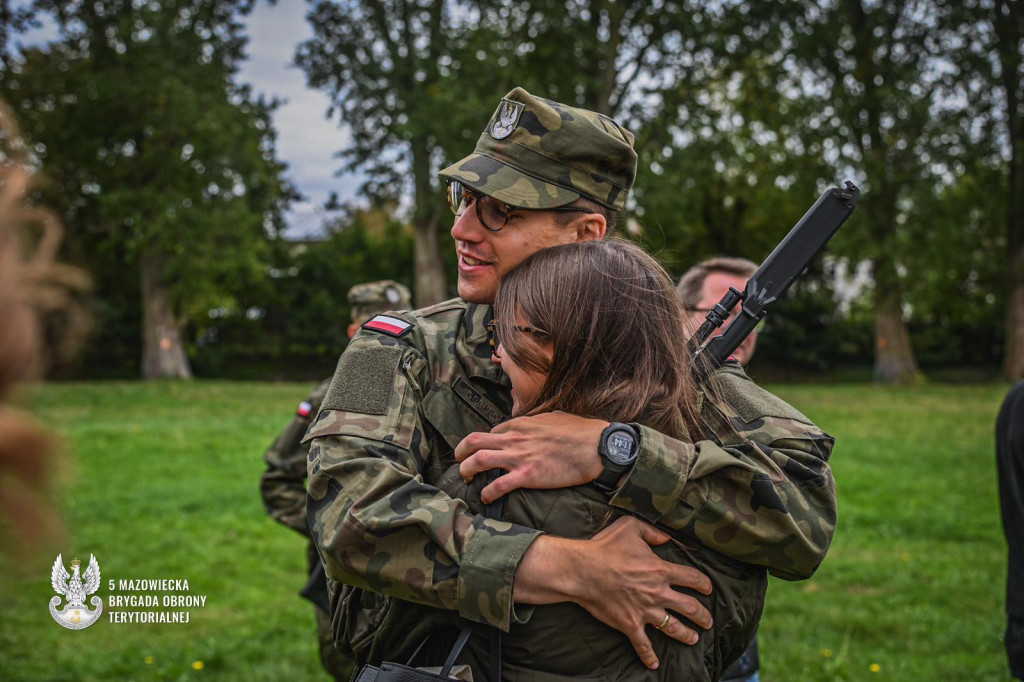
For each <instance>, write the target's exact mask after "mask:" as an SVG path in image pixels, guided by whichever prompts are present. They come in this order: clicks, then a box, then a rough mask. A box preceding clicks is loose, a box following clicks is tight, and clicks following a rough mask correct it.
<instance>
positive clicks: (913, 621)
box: [0, 381, 1011, 682]
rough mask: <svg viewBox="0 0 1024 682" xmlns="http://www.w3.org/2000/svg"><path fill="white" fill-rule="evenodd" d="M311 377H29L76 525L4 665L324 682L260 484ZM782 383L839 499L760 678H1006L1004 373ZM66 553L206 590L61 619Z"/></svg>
mask: <svg viewBox="0 0 1024 682" xmlns="http://www.w3.org/2000/svg"><path fill="white" fill-rule="evenodd" d="M309 388H310V386H307V385H305V384H266V383H228V382H207V381H202V382H194V383H158V384H142V383H104V384H65V385H54V386H46V387H43V388H42V389H40V391H39V392H38V393H37V394H36V395H35V396H34V399H33V405H34V407H33V411H34V412H35V413H36V414H37V415H39V416H40V418H41V419H42V420H43V421H45V422H46V423H48V424H50V425H52V426H53V427H54V428H55V429H56V430H58V431H59V432H60V433H62V434H63V435H64V436H65V438H66V441H67V442H68V445H69V450H70V452H71V457H69V464H70V466H68V467H67V471H66V472H65V473H64V475H65V483H64V484H63V485H62V487H61V489H60V497H59V504H60V507H61V508H62V510H63V516H64V521H65V525H66V527H67V530H68V538H67V539H66V540H65V541H64V542H63V543H62V544H61V545H60V546H59V547H55V548H54V550H53V552H52V554H51V555H47V556H45V557H43V558H42V560H41V561H40V562H39V563H38V565H35V566H33V567H31V569H30V570H29V573H28V576H27V577H25V578H22V579H19V580H15V581H14V582H12V579H11V578H10V577H8V578H5V579H4V582H2V583H0V590H2V592H0V680H68V681H70V680H104V681H106V680H201V679H218V680H285V679H288V680H299V679H302V680H316V679H323V680H326V679H327V676H326V675H325V674H324V673H323V672H322V670H321V668H320V666H319V661H318V658H317V653H316V638H315V625H314V620H313V613H312V609H311V607H310V605H309V604H308V603H307V602H305V601H304V600H302V599H301V598H300V597H298V596H297V594H296V593H297V591H298V590H299V589H300V588H301V587H302V585H303V583H304V578H305V568H304V560H305V556H304V543H303V541H302V539H301V538H300V537H299V536H298V535H297V534H295V533H293V532H291V531H288V530H287V529H285V528H283V527H281V526H278V525H277V524H275V523H273V522H272V521H270V520H269V519H268V518H267V517H266V515H265V513H264V511H263V508H262V504H261V501H260V497H259V490H258V480H259V475H260V473H261V471H262V468H263V465H262V461H261V455H262V453H263V451H264V449H265V448H266V446H267V445H268V444H269V443H270V441H271V440H272V439H273V437H274V435H275V434H276V433H277V432H278V431H279V430H280V428H282V427H283V426H284V424H285V423H286V422H287V420H288V419H289V416H290V414H292V411H293V410H294V407H295V404H296V403H297V402H298V401H299V400H300V399H301V398H302V397H303V396H304V395H305V393H306V391H307V390H308V389H309ZM774 388H775V390H776V391H777V392H778V394H779V395H781V396H782V397H784V398H785V399H787V400H789V401H790V402H792V403H793V404H795V405H797V406H798V407H799V408H800V409H801V410H803V411H804V412H805V413H806V414H808V415H809V416H810V417H811V418H812V419H814V420H815V421H816V422H817V423H818V424H820V425H821V426H822V427H823V428H825V429H826V430H827V431H829V432H830V433H831V434H832V435H834V436H836V438H837V441H838V444H837V446H836V449H835V453H834V455H833V459H832V465H833V467H834V470H835V474H836V479H837V482H838V488H839V511H840V516H839V528H838V531H837V533H836V538H835V542H834V543H833V546H832V548H831V550H830V552H829V556H828V558H827V559H826V560H825V563H824V564H823V565H822V567H821V568H820V569H819V571H818V573H817V575H816V576H815V577H814V578H813V579H812V580H810V581H806V582H800V583H786V582H783V581H778V580H776V581H773V582H772V584H771V586H770V588H769V593H768V601H767V607H766V610H765V616H764V620H763V621H762V626H761V635H760V638H759V639H760V643H761V656H762V680H764V681H765V682H790V681H794V680H795V681H808V682H812V681H819V680H821V681H823V680H830V681H831V680H869V681H874V680H879V681H880V680H907V681H918V680H957V681H961V680H970V681H972V682H973V681H980V680H994V681H1008V680H1010V679H1011V678H1010V676H1009V673H1008V672H1007V671H1006V664H1005V657H1004V655H1003V651H1002V642H1001V637H1002V632H1003V625H1004V614H1003V591H1004V589H1005V588H1004V585H1005V577H1006V567H1005V560H1006V547H1005V542H1004V540H1003V536H1002V532H1001V527H1000V521H999V507H998V497H997V492H996V481H995V464H994V444H993V425H994V421H995V413H996V411H997V409H998V406H999V402H1000V401H1001V399H1002V396H1003V395H1004V393H1005V391H1006V389H1007V388H1008V386H1007V385H1002V384H993V385H956V386H939V385H926V386H923V387H916V388H891V389H890V388H886V389H882V388H875V387H873V386H869V385H863V384H843V385H834V384H833V385H827V384H825V385H813V386H798V385H781V386H776V387H774ZM58 551H59V552H61V553H62V554H63V556H64V559H65V562H66V563H69V562H70V560H71V558H72V557H73V556H78V557H79V558H81V559H83V560H87V558H88V555H89V554H90V553H93V554H95V555H96V557H97V559H98V560H99V562H100V567H101V569H102V572H103V578H104V581H103V590H102V591H101V595H102V596H108V595H109V591H108V590H107V580H108V579H111V578H114V579H117V578H187V579H188V580H189V584H190V593H191V594H205V595H206V596H207V598H208V599H207V606H206V607H205V608H204V609H193V610H192V612H191V622H190V623H188V624H187V625H170V624H163V625H161V624H147V625H113V624H110V623H109V622H106V621H101V622H100V623H98V624H96V625H93V626H92V627H90V628H88V629H86V630H82V631H78V632H71V631H68V630H64V629H63V628H61V627H59V626H58V625H57V624H56V623H54V622H53V621H52V619H51V618H50V616H49V613H48V612H47V602H48V600H49V599H50V597H52V596H53V594H54V593H53V591H52V589H51V588H50V584H49V570H50V564H51V563H52V561H53V558H54V556H55V555H56V553H57V552H58ZM147 657H152V662H151V663H147V662H146V660H147ZM195 661H202V663H203V668H202V669H201V670H195V669H193V667H192V664H193V662H195ZM872 664H877V666H878V671H877V672H872V670H871V666H872Z"/></svg>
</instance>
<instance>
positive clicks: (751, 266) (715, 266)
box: [676, 257, 761, 367]
mask: <svg viewBox="0 0 1024 682" xmlns="http://www.w3.org/2000/svg"><path fill="white" fill-rule="evenodd" d="M755 272H757V263H754V262H753V261H749V260H747V259H746V258H727V257H718V258H709V259H708V260H706V261H701V262H700V263H697V264H696V265H694V266H693V267H692V268H690V269H689V270H687V271H686V274H684V275H683V276H682V277H681V278H680V279H679V285H678V286H677V287H676V291H677V292H679V298H680V300H681V301H682V302H683V307H684V308H685V309H686V311H687V312H688V313H690V316H689V321H690V324H691V325H692V326H691V328H690V329H688V330H687V336H689V335H691V334H693V333H694V332H696V331H697V328H698V327H700V325H701V324H702V323H703V322H704V318H705V317H706V316H707V314H708V312H709V311H710V310H711V308H712V307H714V305H715V304H716V303H718V302H719V301H720V300H722V296H725V294H726V293H727V292H728V291H729V287H733V288H734V289H736V290H737V291H739V292H741V293H742V291H743V288H744V287H746V286H747V280H748V279H749V278H750V276H751V275H753V274H754V273H755ZM739 312H740V307H739V306H736V308H734V309H733V317H735V316H736V315H738V314H739ZM729 321H732V317H730V318H729ZM726 326H728V322H726V323H725V324H723V325H722V327H721V330H722V331H724V330H725V327H726ZM760 331H761V327H760V325H758V327H757V328H756V329H755V330H754V331H752V332H751V333H750V335H749V336H748V337H747V338H746V339H745V340H744V341H743V343H741V344H740V345H739V347H738V348H737V349H736V352H734V353H733V357H734V358H736V359H737V360H739V362H740V364H741V365H743V366H744V367H746V366H747V363H749V362H750V359H751V358H753V357H754V349H755V348H756V347H757V334H758V332H760Z"/></svg>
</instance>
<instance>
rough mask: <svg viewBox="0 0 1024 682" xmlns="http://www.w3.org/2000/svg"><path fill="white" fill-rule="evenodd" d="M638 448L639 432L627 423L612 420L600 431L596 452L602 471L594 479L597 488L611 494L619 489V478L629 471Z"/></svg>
mask: <svg viewBox="0 0 1024 682" xmlns="http://www.w3.org/2000/svg"><path fill="white" fill-rule="evenodd" d="M639 450H640V434H639V433H637V431H636V429H635V428H633V427H632V426H630V425H629V424H620V423H619V422H612V423H611V424H609V425H608V427H607V428H606V429H605V430H604V431H602V432H601V442H600V444H598V446H597V453H598V454H599V455H601V460H602V461H603V462H604V471H602V472H601V475H600V476H598V477H597V480H595V481H594V485H595V486H596V487H597V489H598V490H600V491H602V492H605V493H608V494H609V495H612V494H614V493H615V491H616V490H618V489H619V479H620V478H622V474H624V473H626V472H627V471H629V469H630V467H632V466H633V462H635V461H636V457H637V452H638V451H639Z"/></svg>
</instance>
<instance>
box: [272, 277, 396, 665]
mask: <svg viewBox="0 0 1024 682" xmlns="http://www.w3.org/2000/svg"><path fill="white" fill-rule="evenodd" d="M348 303H349V306H351V308H352V323H351V324H349V326H348V337H349V338H350V339H351V338H352V337H353V336H354V335H355V333H356V332H357V331H358V330H359V326H360V325H361V324H363V323H364V322H366V321H367V320H369V319H370V318H371V317H373V316H374V315H375V314H377V313H381V312H386V311H389V310H406V309H409V308H412V297H411V296H410V294H409V290H408V289H407V288H406V287H405V286H403V285H401V284H399V283H398V282H393V281H391V280H381V281H378V282H369V283H367V284H357V285H356V286H354V287H352V288H351V289H349V292H348ZM330 383H331V380H330V379H327V380H326V381H324V382H322V383H321V384H320V385H319V386H317V387H316V389H314V390H313V392H312V393H310V394H309V397H308V398H306V399H305V400H304V401H302V402H301V403H299V407H298V410H297V411H296V413H295V418H294V419H292V421H291V423H290V424H288V426H287V427H286V428H285V430H284V431H283V432H281V435H279V436H278V437H277V440H275V441H274V443H273V445H271V446H270V450H268V451H267V453H266V455H264V457H263V459H264V460H265V461H266V463H267V470H266V472H264V474H263V478H262V479H261V480H260V490H261V492H262V493H263V503H264V505H266V507H267V513H268V514H270V517H271V518H273V519H274V520H275V521H278V522H279V523H282V524H284V525H286V526H288V527H289V528H292V529H294V530H297V531H298V532H300V533H302V534H303V535H304V536H305V537H307V538H308V537H309V536H310V535H309V526H308V524H307V523H306V453H307V452H308V451H309V446H308V445H301V444H300V441H301V440H302V437H303V436H304V435H305V434H306V429H307V428H308V427H309V423H310V421H311V420H312V419H313V418H314V417H315V416H316V414H317V412H319V411H320V403H322V402H323V399H324V395H325V394H326V393H327V387H328V386H329V385H330ZM308 553H309V582H308V583H307V584H306V586H305V587H304V588H303V589H302V593H301V594H302V596H304V597H306V598H307V599H309V600H310V601H312V602H313V604H314V605H315V611H316V624H317V632H318V635H319V639H320V660H321V661H323V664H324V667H325V668H326V669H327V671H328V672H329V673H331V675H333V676H334V678H335V679H336V680H348V679H349V677H350V676H351V674H352V668H353V664H352V661H350V660H348V658H346V657H345V656H343V655H342V654H341V653H339V652H338V651H337V650H336V649H335V648H334V645H333V644H332V642H331V617H330V615H329V614H330V611H331V606H330V599H329V597H328V594H327V579H326V576H325V575H324V570H323V564H322V563H320V557H319V556H318V555H317V552H316V548H315V547H314V546H313V543H312V542H310V544H309V547H308Z"/></svg>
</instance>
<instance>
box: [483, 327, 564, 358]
mask: <svg viewBox="0 0 1024 682" xmlns="http://www.w3.org/2000/svg"><path fill="white" fill-rule="evenodd" d="M512 328H513V329H515V330H516V331H518V332H522V333H524V334H533V335H534V336H537V337H540V338H541V340H544V339H545V338H547V339H550V338H551V334H549V333H547V332H546V331H544V330H543V329H540V328H538V327H527V326H526V325H521V324H514V325H512ZM487 341H488V343H490V344H491V353H493V354H494V357H496V358H500V357H501V355H499V354H498V345H499V344H500V343H501V341H500V339H498V321H497V320H491V321H490V322H488V323H487Z"/></svg>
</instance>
